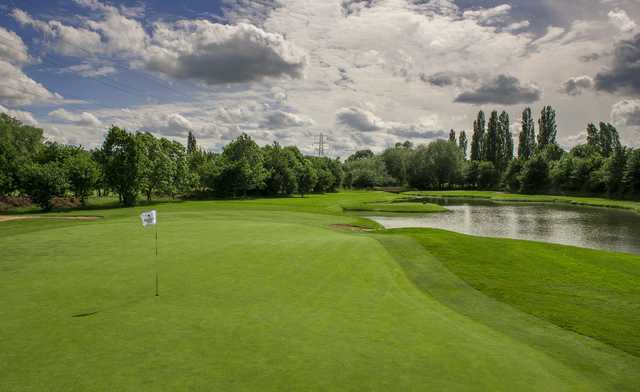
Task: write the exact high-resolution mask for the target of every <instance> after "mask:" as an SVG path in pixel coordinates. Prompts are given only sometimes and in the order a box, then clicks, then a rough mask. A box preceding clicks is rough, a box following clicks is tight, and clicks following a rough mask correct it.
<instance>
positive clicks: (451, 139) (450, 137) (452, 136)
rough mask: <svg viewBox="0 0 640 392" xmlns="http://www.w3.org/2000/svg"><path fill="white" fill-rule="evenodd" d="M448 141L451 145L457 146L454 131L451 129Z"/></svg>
mask: <svg viewBox="0 0 640 392" xmlns="http://www.w3.org/2000/svg"><path fill="white" fill-rule="evenodd" d="M449 141H450V142H451V143H453V144H457V140H456V131H454V130H453V129H452V130H451V131H449Z"/></svg>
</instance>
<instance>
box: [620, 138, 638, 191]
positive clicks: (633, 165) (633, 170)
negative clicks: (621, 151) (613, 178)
mask: <svg viewBox="0 0 640 392" xmlns="http://www.w3.org/2000/svg"><path fill="white" fill-rule="evenodd" d="M624 184H625V185H626V187H627V190H628V191H629V192H630V193H632V194H633V195H635V196H640V149H635V150H633V151H632V152H630V153H629V158H628V160H627V167H626V168H625V170H624Z"/></svg>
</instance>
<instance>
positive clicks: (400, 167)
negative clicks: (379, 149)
mask: <svg viewBox="0 0 640 392" xmlns="http://www.w3.org/2000/svg"><path fill="white" fill-rule="evenodd" d="M412 153H413V151H412V150H410V149H407V148H405V147H404V146H403V145H400V147H398V146H396V147H395V148H388V149H386V150H385V151H384V152H383V153H382V160H383V161H384V164H385V167H386V168H387V172H388V173H389V175H391V177H393V178H395V179H396V180H397V181H398V184H399V185H402V186H404V185H406V184H407V181H408V174H407V168H408V166H409V160H410V159H411V154H412Z"/></svg>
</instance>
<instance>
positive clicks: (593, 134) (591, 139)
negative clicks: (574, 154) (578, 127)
mask: <svg viewBox="0 0 640 392" xmlns="http://www.w3.org/2000/svg"><path fill="white" fill-rule="evenodd" d="M587 145H589V146H591V147H593V148H594V149H595V150H596V151H600V149H601V147H602V146H601V144H600V131H598V128H596V126H595V125H593V123H589V125H587Z"/></svg>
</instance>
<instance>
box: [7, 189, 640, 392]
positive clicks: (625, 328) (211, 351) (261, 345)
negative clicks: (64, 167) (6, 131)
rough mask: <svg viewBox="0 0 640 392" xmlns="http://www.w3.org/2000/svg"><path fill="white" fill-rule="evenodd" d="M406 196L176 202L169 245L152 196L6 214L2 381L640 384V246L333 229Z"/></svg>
mask: <svg viewBox="0 0 640 392" xmlns="http://www.w3.org/2000/svg"><path fill="white" fill-rule="evenodd" d="M398 198H399V197H398V196H396V195H390V194H386V193H378V192H346V193H338V194H330V195H313V196H310V197H308V198H304V199H302V198H275V199H260V200H238V201H207V202H180V203H160V204H156V205H153V208H155V209H157V210H158V214H159V226H158V233H159V254H158V257H157V258H155V257H154V252H153V246H154V242H153V239H154V231H153V230H144V229H142V228H141V225H140V221H139V218H138V214H139V213H140V212H141V211H142V210H145V209H148V208H150V207H151V206H146V207H139V208H129V209H113V210H111V209H104V210H100V209H98V210H94V211H84V212H74V213H67V214H61V215H64V216H69V215H73V214H77V215H97V216H100V219H99V220H96V221H69V220H65V221H54V220H44V219H39V220H22V221H9V222H2V223H0V243H1V244H2V252H3V253H2V257H0V298H2V299H3V306H2V307H0V330H2V331H3V332H2V334H1V335H0V390H7V391H33V390H52V391H113V390H118V391H146V390H149V391H151V390H153V391H174V390H225V391H249V390H261V391H281V390H300V391H302V390H304V391H308V390H345V391H361V390H380V391H389V390H403V391H411V390H416V391H418V390H469V391H473V390H491V391H513V390H518V391H527V390H530V391H540V390H553V391H562V390H567V391H575V390H581V391H590V390H594V391H596V390H621V391H624V390H629V391H633V390H634V389H635V388H636V387H637V385H640V359H639V358H638V351H637V350H638V347H639V346H638V335H637V334H635V335H634V331H633V326H634V325H638V323H637V319H636V318H634V315H637V314H638V308H637V305H636V304H637V303H639V301H638V297H637V295H638V292H637V290H635V289H634V288H633V287H634V285H635V287H640V285H638V284H637V283H638V282H637V279H638V277H639V276H640V258H639V257H637V256H629V255H619V254H614V253H607V252H596V251H582V250H576V249H575V248H570V247H563V246H552V247H551V246H548V245H540V244H533V243H528V242H523V241H508V240H490V239H480V238H473V237H467V236H457V235H454V234H452V233H447V232H441V231H437V230H399V231H395V230H394V231H384V230H378V231H374V232H371V233H368V232H349V231H341V230H336V229H333V228H332V227H336V226H337V225H342V226H346V225H354V226H359V227H368V228H372V229H375V228H379V227H378V226H377V224H375V223H373V222H371V221H368V220H366V219H364V218H361V217H358V216H351V215H346V214H344V212H343V207H344V206H350V205H362V204H364V205H372V204H373V205H388V204H393V205H395V204H396V203H392V202H393V201H396V202H397V201H398ZM483 254H484V255H486V258H483ZM488 258H497V259H496V260H493V261H491V260H488ZM583 259H586V262H585V263H583V262H582V260H583ZM485 264H486V266H484V265H485ZM483 266H484V267H483ZM156 270H157V271H158V273H159V276H160V297H154V296H153V292H154V273H155V271H156ZM561 275H562V276H561ZM594 280H596V281H595V282H594ZM596 287H599V288H600V289H599V290H600V291H598V290H597V289H596ZM602 302H604V303H602ZM611 306H613V307H614V308H613V309H612V310H607V309H608V307H611ZM580 307H581V308H582V309H578V308H580ZM564 313H568V315H567V316H563V314H564ZM74 316H84V317H74ZM597 316H600V317H599V318H600V319H598V317H597ZM634 323H635V324H634ZM615 326H618V327H619V330H618V331H615V329H616V328H614V327H615ZM625 335H626V337H625Z"/></svg>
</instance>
